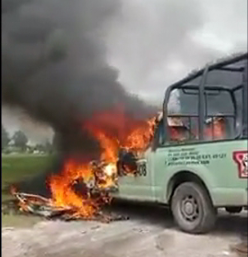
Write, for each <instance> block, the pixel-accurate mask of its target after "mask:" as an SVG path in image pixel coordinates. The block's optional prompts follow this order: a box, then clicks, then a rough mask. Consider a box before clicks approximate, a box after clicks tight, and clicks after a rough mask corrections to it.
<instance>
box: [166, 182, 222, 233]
mask: <svg viewBox="0 0 248 257" xmlns="http://www.w3.org/2000/svg"><path fill="white" fill-rule="evenodd" d="M171 209H172V213H173V216H174V219H175V222H176V223H177V225H178V226H179V228H180V229H181V230H182V231H185V232H187V233H191V234H203V233H207V232H208V231H210V230H211V229H212V228H213V227H214V225H215V221H216V216H217V215H216V210H215V208H214V207H213V205H212V202H211V199H210V198H209V196H208V194H207V192H206V190H205V188H203V187H202V186H200V185H198V184H197V183H194V182H185V183H182V184H181V185H179V186H178V187H177V188H176V190H175V192H174V194H173V196H172V202H171Z"/></svg>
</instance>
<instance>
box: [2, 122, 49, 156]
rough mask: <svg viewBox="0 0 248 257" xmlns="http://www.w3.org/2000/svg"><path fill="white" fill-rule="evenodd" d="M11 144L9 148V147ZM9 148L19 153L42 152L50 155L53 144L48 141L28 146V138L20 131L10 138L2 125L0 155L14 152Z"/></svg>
mask: <svg viewBox="0 0 248 257" xmlns="http://www.w3.org/2000/svg"><path fill="white" fill-rule="evenodd" d="M10 143H11V146H10ZM11 147H15V148H16V149H18V150H19V151H21V152H27V151H30V152H34V151H38V152H44V153H52V152H53V150H54V144H53V143H50V142H49V141H48V140H47V141H46V142H45V143H44V144H36V145H34V146H29V145H28V137H27V136H26V135H25V133H24V132H23V131H21V130H18V131H16V132H15V133H14V134H13V136H10V135H9V133H8V131H7V130H6V129H5V128H4V126H3V125H2V153H3V152H5V153H9V152H12V151H14V150H13V149H11Z"/></svg>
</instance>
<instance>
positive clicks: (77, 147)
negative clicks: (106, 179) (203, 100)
mask: <svg viewBox="0 0 248 257" xmlns="http://www.w3.org/2000/svg"><path fill="white" fill-rule="evenodd" d="M120 10H121V4H120V2H119V1H118V0H90V1H87V0H70V1H68V0H42V1H41V0H3V1H2V101H3V103H4V104H5V105H9V106H12V107H20V108H21V109H22V110H24V111H25V112H26V113H27V114H29V115H30V116H31V117H32V118H34V119H36V120H39V121H42V122H45V123H47V124H48V125H50V126H51V127H52V128H53V129H54V131H55V132H56V136H57V138H58V142H59V148H60V150H62V152H67V153H70V152H82V151H84V152H85V151H86V150H87V152H92V153H95V152H96V149H97V143H93V142H92V138H90V137H89V135H87V133H86V132H83V131H82V129H81V127H82V123H83V121H84V120H85V119H88V118H89V117H91V116H92V115H93V114H94V113H95V112H98V111H99V110H105V109H111V108H114V107H115V106H116V105H118V104H122V105H123V106H124V107H125V110H126V111H127V112H129V113H131V114H132V115H136V116H140V117H142V116H143V117H144V116H146V115H147V114H148V113H149V114H150V113H151V112H153V108H151V107H150V106H147V105H146V104H145V103H143V102H142V101H140V100H139V99H138V98H137V97H135V96H132V95H130V94H129V93H127V92H126V91H125V90H124V88H123V86H122V85H121V84H120V83H119V82H118V71H117V70H115V69H114V68H113V67H110V66H109V65H108V63H107V61H106V48H105V35H106V32H107V28H108V24H110V23H111V22H113V20H114V17H116V15H118V13H119V12H120Z"/></svg>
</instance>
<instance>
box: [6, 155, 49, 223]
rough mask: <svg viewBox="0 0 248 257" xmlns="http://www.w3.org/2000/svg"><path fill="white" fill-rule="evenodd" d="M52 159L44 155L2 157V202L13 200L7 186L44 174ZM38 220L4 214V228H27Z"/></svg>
mask: <svg viewBox="0 0 248 257" xmlns="http://www.w3.org/2000/svg"><path fill="white" fill-rule="evenodd" d="M52 159H53V157H52V156H44V155H43V156H36V155H2V201H4V200H6V199H9V198H11V195H10V194H9V193H8V192H6V190H5V188H6V186H8V185H10V184H13V183H16V182H18V181H21V180H23V179H26V178H30V177H32V176H35V175H37V174H39V173H40V172H43V171H44V170H45V169H46V168H47V167H48V166H49V165H50V163H51V161H52ZM36 220H37V218H36V217H34V218H32V217H22V216H16V215H3V214H2V226H18V225H24V226H26V225H28V224H33V222H35V221H36Z"/></svg>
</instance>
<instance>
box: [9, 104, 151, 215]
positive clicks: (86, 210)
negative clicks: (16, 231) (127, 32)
mask: <svg viewBox="0 0 248 257" xmlns="http://www.w3.org/2000/svg"><path fill="white" fill-rule="evenodd" d="M154 123H155V119H150V120H148V121H144V120H137V119H134V118H132V117H128V115H126V114H125V112H124V111H123V110H122V109H120V108H117V109H115V110H113V111H109V112H102V113H97V114H96V115H94V116H93V117H92V118H91V119H90V120H88V121H87V122H84V123H83V129H87V130H88V131H89V133H90V134H91V135H92V136H93V137H94V138H95V139H96V140H97V141H98V142H99V144H100V147H101V153H100V156H99V157H100V158H99V159H100V160H99V162H98V163H97V164H94V163H80V162H78V161H76V160H74V159H68V160H65V163H64V166H63V169H62V171H61V172H60V173H59V174H56V175H52V176H50V177H49V178H48V181H47V182H48V186H49V188H50V190H51V194H52V197H51V199H50V203H51V205H52V206H54V207H57V208H63V207H64V208H66V209H67V208H68V209H70V210H73V216H75V217H81V218H84V219H90V218H93V217H94V216H95V215H96V214H97V212H98V211H99V209H100V207H101V205H102V204H105V203H108V202H109V201H110V199H111V198H110V196H109V194H108V193H106V192H105V191H104V192H105V193H104V192H103V191H101V190H103V189H108V188H110V187H111V186H116V185H117V167H116V166H117V165H116V164H117V161H118V151H119V148H120V147H123V148H126V149H131V150H135V151H142V150H145V149H146V147H147V145H148V144H149V142H150V140H151V138H152V136H153V131H154ZM78 180H80V181H82V186H85V188H82V189H81V191H83V192H80V193H78V192H76V190H75V188H74V185H75V183H76V181H78ZM92 181H93V188H96V187H97V188H98V189H100V190H99V191H98V194H97V195H96V196H95V195H93V193H92V190H91V189H92V188H90V187H89V184H90V183H91V182H92ZM80 186H81V184H80ZM80 188H81V187H80ZM13 192H14V191H13ZM22 204H23V203H22ZM27 204H28V202H25V204H24V206H22V209H23V210H24V211H27V209H28V208H25V207H27ZM25 205H26V206H25Z"/></svg>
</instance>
